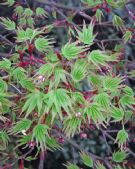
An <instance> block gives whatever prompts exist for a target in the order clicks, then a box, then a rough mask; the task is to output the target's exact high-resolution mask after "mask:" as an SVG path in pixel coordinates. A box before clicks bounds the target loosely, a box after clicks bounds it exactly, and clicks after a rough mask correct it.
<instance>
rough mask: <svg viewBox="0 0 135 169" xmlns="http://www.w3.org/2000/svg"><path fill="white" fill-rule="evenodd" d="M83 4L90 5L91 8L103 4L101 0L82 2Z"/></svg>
mask: <svg viewBox="0 0 135 169" xmlns="http://www.w3.org/2000/svg"><path fill="white" fill-rule="evenodd" d="M81 1H82V2H83V3H85V4H87V5H89V6H90V7H94V6H97V5H100V4H101V3H102V1H101V0H96V1H95V0H81Z"/></svg>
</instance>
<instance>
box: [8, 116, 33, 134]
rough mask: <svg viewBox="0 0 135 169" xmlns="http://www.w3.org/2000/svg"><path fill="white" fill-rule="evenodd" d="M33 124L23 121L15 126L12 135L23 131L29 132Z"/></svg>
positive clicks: (29, 121) (26, 120)
mask: <svg viewBox="0 0 135 169" xmlns="http://www.w3.org/2000/svg"><path fill="white" fill-rule="evenodd" d="M31 124H32V121H31V120H28V119H22V120H21V121H19V122H17V124H15V125H14V126H13V128H12V129H11V134H17V133H20V132H23V131H27V130H28V129H29V128H30V126H31Z"/></svg>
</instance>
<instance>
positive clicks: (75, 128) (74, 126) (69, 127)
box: [63, 117, 82, 137]
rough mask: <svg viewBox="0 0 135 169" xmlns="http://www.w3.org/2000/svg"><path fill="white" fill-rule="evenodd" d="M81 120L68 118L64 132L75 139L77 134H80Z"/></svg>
mask: <svg viewBox="0 0 135 169" xmlns="http://www.w3.org/2000/svg"><path fill="white" fill-rule="evenodd" d="M81 122H82V119H81V118H76V117H72V118H67V119H65V121H64V128H63V130H64V132H65V134H66V136H67V137H73V136H74V134H75V133H76V132H80V127H81Z"/></svg>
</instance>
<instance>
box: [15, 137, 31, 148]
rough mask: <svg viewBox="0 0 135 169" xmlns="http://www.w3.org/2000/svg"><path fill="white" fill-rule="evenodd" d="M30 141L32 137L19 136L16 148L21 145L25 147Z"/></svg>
mask: <svg viewBox="0 0 135 169" xmlns="http://www.w3.org/2000/svg"><path fill="white" fill-rule="evenodd" d="M31 139H32V135H23V136H21V138H20V139H19V140H18V143H19V144H18V145H17V147H20V146H22V145H26V144H28V143H30V141H31Z"/></svg>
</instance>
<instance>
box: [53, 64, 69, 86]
mask: <svg viewBox="0 0 135 169" xmlns="http://www.w3.org/2000/svg"><path fill="white" fill-rule="evenodd" d="M66 74H68V73H67V72H66V71H65V70H63V69H62V68H61V67H55V69H54V82H53V84H54V85H55V88H57V87H58V85H59V83H60V82H61V81H62V82H64V83H65V84H67V78H66Z"/></svg>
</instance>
